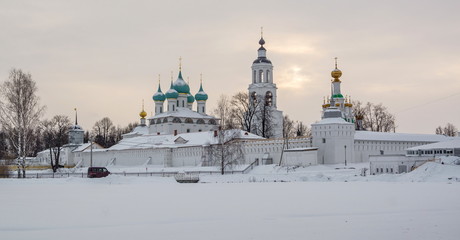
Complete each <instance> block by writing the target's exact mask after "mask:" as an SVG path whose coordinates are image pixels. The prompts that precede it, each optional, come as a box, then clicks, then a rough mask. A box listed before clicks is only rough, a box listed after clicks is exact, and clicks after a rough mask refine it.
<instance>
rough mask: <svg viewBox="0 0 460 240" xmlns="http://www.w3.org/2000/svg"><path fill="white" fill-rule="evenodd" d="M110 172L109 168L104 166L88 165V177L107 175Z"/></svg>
mask: <svg viewBox="0 0 460 240" xmlns="http://www.w3.org/2000/svg"><path fill="white" fill-rule="evenodd" d="M109 174H110V172H109V170H107V168H105V167H89V168H88V177H89V178H101V177H107V176H108V175H109Z"/></svg>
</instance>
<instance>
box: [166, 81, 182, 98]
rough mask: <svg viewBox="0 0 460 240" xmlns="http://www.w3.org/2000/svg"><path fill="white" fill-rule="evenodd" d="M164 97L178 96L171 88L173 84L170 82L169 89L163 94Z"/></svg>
mask: <svg viewBox="0 0 460 240" xmlns="http://www.w3.org/2000/svg"><path fill="white" fill-rule="evenodd" d="M165 96H166V98H168V99H169V98H178V97H179V93H178V92H177V91H176V90H175V89H174V88H173V84H172V82H171V87H170V88H169V90H168V91H167V92H166V94H165Z"/></svg>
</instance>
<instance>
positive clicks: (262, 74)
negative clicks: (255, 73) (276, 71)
mask: <svg viewBox="0 0 460 240" xmlns="http://www.w3.org/2000/svg"><path fill="white" fill-rule="evenodd" d="M259 82H261V83H262V82H264V70H259Z"/></svg>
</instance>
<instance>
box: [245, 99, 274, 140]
mask: <svg viewBox="0 0 460 240" xmlns="http://www.w3.org/2000/svg"><path fill="white" fill-rule="evenodd" d="M250 102H251V107H252V108H253V109H254V111H255V113H254V118H253V121H252V126H253V127H252V128H253V129H254V131H252V132H253V133H255V134H257V135H259V136H262V137H264V138H270V137H272V136H273V107H272V106H271V99H268V98H267V97H266V96H259V95H253V96H251V99H250Z"/></svg>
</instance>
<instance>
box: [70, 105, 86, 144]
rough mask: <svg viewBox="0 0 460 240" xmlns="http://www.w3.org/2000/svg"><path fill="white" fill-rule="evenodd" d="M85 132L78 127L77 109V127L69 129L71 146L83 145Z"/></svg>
mask: <svg viewBox="0 0 460 240" xmlns="http://www.w3.org/2000/svg"><path fill="white" fill-rule="evenodd" d="M84 134H85V132H84V131H83V129H82V128H81V127H80V126H79V125H78V118H77V109H76V108H75V125H73V126H71V127H70V128H69V145H80V144H83V139H84Z"/></svg>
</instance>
